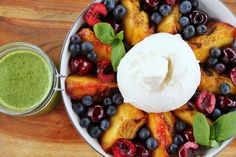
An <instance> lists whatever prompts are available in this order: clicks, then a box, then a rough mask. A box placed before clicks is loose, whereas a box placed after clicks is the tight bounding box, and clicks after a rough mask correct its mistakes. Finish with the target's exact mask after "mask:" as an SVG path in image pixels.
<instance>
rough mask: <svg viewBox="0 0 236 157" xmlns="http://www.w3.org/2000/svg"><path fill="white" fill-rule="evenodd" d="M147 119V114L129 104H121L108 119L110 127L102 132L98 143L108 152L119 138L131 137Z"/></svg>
mask: <svg viewBox="0 0 236 157" xmlns="http://www.w3.org/2000/svg"><path fill="white" fill-rule="evenodd" d="M146 121H147V115H146V114H145V113H144V112H143V111H141V110H138V109H137V108H135V107H133V106H132V105H130V104H126V103H124V104H121V105H120V106H119V107H118V109H117V113H116V114H115V115H114V116H113V117H111V119H110V127H109V128H108V129H107V130H106V131H105V132H104V133H103V134H102V137H101V139H100V144H101V146H102V148H103V149H104V150H105V151H106V152H109V151H110V150H111V148H112V146H113V144H114V143H115V142H116V141H117V140H118V139H120V138H126V139H133V138H134V137H135V136H136V133H137V131H138V130H139V129H140V127H141V126H143V125H144V124H145V123H146Z"/></svg>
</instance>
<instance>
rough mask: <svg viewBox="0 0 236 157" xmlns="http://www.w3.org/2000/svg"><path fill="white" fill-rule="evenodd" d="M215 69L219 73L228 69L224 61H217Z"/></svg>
mask: <svg viewBox="0 0 236 157" xmlns="http://www.w3.org/2000/svg"><path fill="white" fill-rule="evenodd" d="M214 69H215V71H216V72H217V73H219V74H221V73H223V72H224V71H225V69H226V67H225V65H224V64H223V63H217V64H216V65H215V67H214Z"/></svg>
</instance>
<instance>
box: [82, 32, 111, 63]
mask: <svg viewBox="0 0 236 157" xmlns="http://www.w3.org/2000/svg"><path fill="white" fill-rule="evenodd" d="M78 34H79V36H80V37H81V39H82V40H83V41H87V42H90V43H92V44H93V46H94V51H95V52H96V54H97V59H98V61H100V60H111V45H107V44H103V43H101V42H100V41H99V40H98V38H97V37H96V36H95V33H94V32H93V31H92V30H91V29H89V28H83V29H81V30H80V31H79V33H78Z"/></svg>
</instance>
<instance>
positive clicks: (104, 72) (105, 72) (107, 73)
mask: <svg viewBox="0 0 236 157" xmlns="http://www.w3.org/2000/svg"><path fill="white" fill-rule="evenodd" d="M97 68H98V71H97V77H98V79H99V80H101V81H102V82H112V81H114V80H115V72H114V71H113V68H112V65H111V62H110V61H108V60H102V61H100V62H98V65H97Z"/></svg>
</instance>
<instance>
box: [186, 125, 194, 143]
mask: <svg viewBox="0 0 236 157" xmlns="http://www.w3.org/2000/svg"><path fill="white" fill-rule="evenodd" d="M183 135H184V137H185V138H186V139H187V141H190V142H195V138H194V135H193V129H192V128H188V129H186V130H184V132H183Z"/></svg>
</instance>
